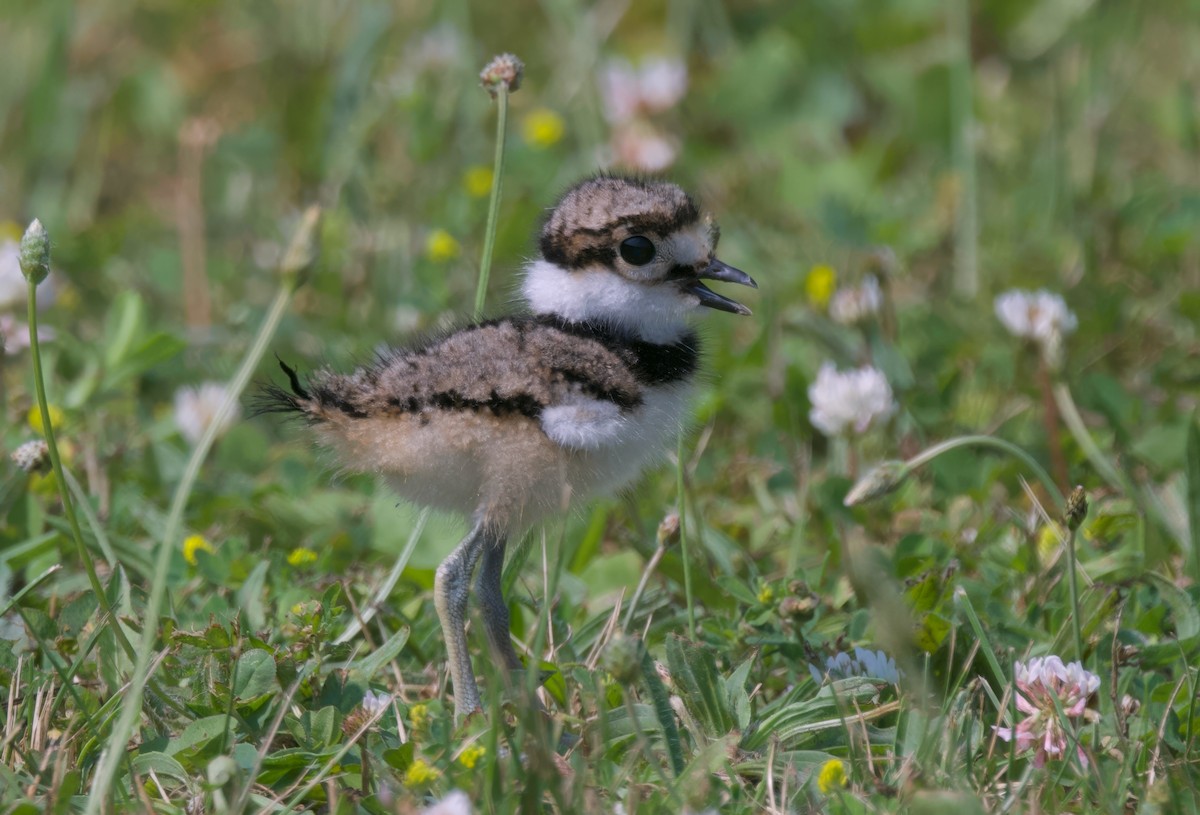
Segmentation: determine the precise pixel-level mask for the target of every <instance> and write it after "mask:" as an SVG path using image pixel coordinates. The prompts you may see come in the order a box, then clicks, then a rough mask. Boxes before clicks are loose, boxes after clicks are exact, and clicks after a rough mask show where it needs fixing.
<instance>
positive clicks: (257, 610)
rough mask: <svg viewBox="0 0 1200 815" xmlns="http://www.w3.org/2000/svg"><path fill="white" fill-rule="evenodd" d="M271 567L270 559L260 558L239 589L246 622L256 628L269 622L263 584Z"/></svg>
mask: <svg viewBox="0 0 1200 815" xmlns="http://www.w3.org/2000/svg"><path fill="white" fill-rule="evenodd" d="M269 568H270V562H269V561H267V560H260V561H259V562H258V564H257V565H256V566H255V567H254V568H253V569H251V570H250V574H248V575H247V576H246V579H245V581H243V582H242V585H241V588H239V589H238V591H237V604H238V607H240V608H241V609H242V611H243V612H244V613H245V615H246V622H247V623H248V624H249V625H250V627H251V628H253V629H255V630H258V629H260V628H263V627H264V626H266V624H267V614H266V610H265V609H264V608H263V603H262V591H263V585H264V584H265V583H266V580H267V570H268V569H269Z"/></svg>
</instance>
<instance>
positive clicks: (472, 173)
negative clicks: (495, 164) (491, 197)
mask: <svg viewBox="0 0 1200 815" xmlns="http://www.w3.org/2000/svg"><path fill="white" fill-rule="evenodd" d="M463 186H464V187H466V188H467V195H469V196H471V197H472V198H483V197H484V196H486V195H487V194H488V193H490V192H491V191H492V168H491V167H488V166H487V165H484V164H476V165H475V166H474V167H471V168H469V169H468V170H467V171H466V172H465V173H463Z"/></svg>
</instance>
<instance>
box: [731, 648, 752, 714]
mask: <svg viewBox="0 0 1200 815" xmlns="http://www.w3.org/2000/svg"><path fill="white" fill-rule="evenodd" d="M753 665H754V657H753V656H752V657H750V658H749V659H747V660H746V661H745V662H743V663H742V664H741V665H739V666H737V668H736V669H735V670H734V672H733V673H732V674H730V675H729V679H727V680H725V693H726V695H727V696H728V698H729V703H730V706H731V707H732V708H733V713H734V717H735V718H736V719H737V728H738V730H740V731H743V732H744V731H745V730H746V728H747V727H749V726H750V694H749V693H747V692H746V680H747V679H749V678H750V668H751V667H752V666H753Z"/></svg>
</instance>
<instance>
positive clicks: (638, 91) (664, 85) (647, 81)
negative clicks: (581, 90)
mask: <svg viewBox="0 0 1200 815" xmlns="http://www.w3.org/2000/svg"><path fill="white" fill-rule="evenodd" d="M599 85H600V96H601V99H602V100H603V102H604V116H605V118H607V119H608V121H609V122H611V123H613V124H617V125H620V124H625V123H628V122H630V121H632V120H634V119H636V118H638V116H639V114H642V113H660V112H662V111H664V110H667V109H668V108H671V107H673V106H674V105H675V104H676V103H678V102H679V100H680V99H682V98H683V95H684V93H685V92H686V91H687V85H688V72H687V65H685V64H684V63H683V61H682V60H678V59H672V58H668V57H656V58H653V59H649V60H646V61H645V62H644V63H643V64H642V66H641V68H640V69H637V68H634V67H633V66H632V65H630V64H629V63H628V62H626V61H625V60H623V59H613V60H609V61H608V62H606V63H605V64H604V65H603V67H601V69H600V76H599Z"/></svg>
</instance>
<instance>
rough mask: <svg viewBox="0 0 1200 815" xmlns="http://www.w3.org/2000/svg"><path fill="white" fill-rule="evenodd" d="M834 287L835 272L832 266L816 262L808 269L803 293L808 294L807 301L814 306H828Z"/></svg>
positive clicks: (835, 281) (835, 284)
mask: <svg viewBox="0 0 1200 815" xmlns="http://www.w3.org/2000/svg"><path fill="white" fill-rule="evenodd" d="M836 288H837V272H835V271H834V270H833V267H832V266H826V265H825V264H824V263H818V264H817V265H816V266H813V267H812V268H811V269H809V270H808V277H806V278H805V279H804V293H805V294H806V295H808V302H810V303H812V304H813V306H815V307H816V308H822V309H823V308H825V307H826V306H828V305H829V298H830V297H833V292H834V290H835V289H836Z"/></svg>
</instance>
